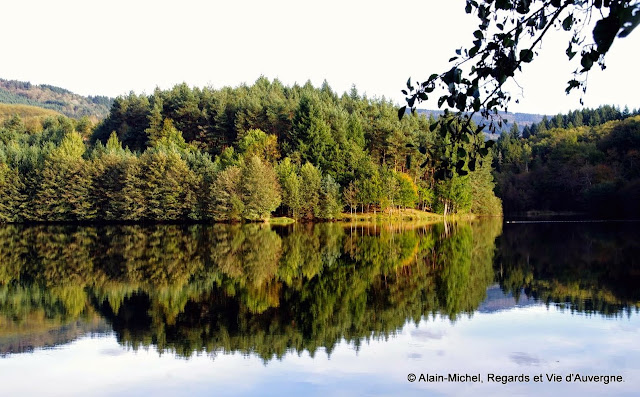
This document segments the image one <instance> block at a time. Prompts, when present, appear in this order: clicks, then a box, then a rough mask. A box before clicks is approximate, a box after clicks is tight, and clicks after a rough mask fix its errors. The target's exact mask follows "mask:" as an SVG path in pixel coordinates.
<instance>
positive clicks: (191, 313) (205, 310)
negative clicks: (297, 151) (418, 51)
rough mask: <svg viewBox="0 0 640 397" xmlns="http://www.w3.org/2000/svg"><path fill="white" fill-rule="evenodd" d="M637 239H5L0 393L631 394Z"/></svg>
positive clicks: (9, 233) (569, 235)
mask: <svg viewBox="0 0 640 397" xmlns="http://www.w3.org/2000/svg"><path fill="white" fill-rule="evenodd" d="M639 225H640V224H638V223H634V222H593V223H578V222H554V223H545V222H541V223H537V222H536V223H526V222H525V223H503V222H502V220H499V219H487V220H479V221H474V222H469V223H465V222H460V223H456V224H446V225H445V224H436V225H419V224H411V223H405V224H388V225H387V224H378V225H370V224H351V225H345V224H338V223H323V224H315V225H311V224H307V225H304V224H303V225H294V226H288V227H269V226H265V225H258V224H249V225H146V226H143V225H110V226H77V225H75V226H71V225H36V226H21V225H5V226H0V258H1V259H0V260H1V262H0V385H1V386H0V387H1V390H2V392H1V393H0V394H2V395H7V396H24V395H29V396H30V395H60V396H68V395H92V396H95V395H98V396H99V395H109V396H110V395H131V396H146V395H150V394H154V395H168V396H169V395H170V396H174V395H189V396H197V395H207V396H209V395H223V396H238V395H251V396H253V395H273V396H282V395H305V396H321V395H322V396H326V395H330V396H341V395H342V396H353V395H372V396H395V395H420V396H424V395H436V396H437V395H509V396H511V395H532V394H542V395H550V394H554V395H555V394H562V393H564V394H566V395H578V394H579V395H584V396H589V395H621V396H623V395H628V396H631V395H637V393H638V390H640V343H639V342H640V320H639V316H638V311H639V309H640V288H639V287H638V286H639V285H640V230H639V228H638V226H639Z"/></svg>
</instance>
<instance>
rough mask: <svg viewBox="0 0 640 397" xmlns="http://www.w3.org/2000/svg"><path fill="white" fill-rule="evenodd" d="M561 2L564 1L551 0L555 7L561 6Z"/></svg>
mask: <svg viewBox="0 0 640 397" xmlns="http://www.w3.org/2000/svg"><path fill="white" fill-rule="evenodd" d="M560 3H562V0H551V5H552V6H554V7H555V8H560V5H561V4H560Z"/></svg>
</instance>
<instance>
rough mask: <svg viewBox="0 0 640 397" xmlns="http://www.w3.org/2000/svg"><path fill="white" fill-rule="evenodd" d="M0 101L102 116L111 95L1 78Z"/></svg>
mask: <svg viewBox="0 0 640 397" xmlns="http://www.w3.org/2000/svg"><path fill="white" fill-rule="evenodd" d="M0 103H5V104H11V105H20V104H21V105H31V106H37V107H41V108H45V109H51V110H55V111H56V112H60V113H62V114H64V115H66V116H69V117H73V118H80V117H83V116H87V117H89V118H93V119H96V120H98V119H103V118H105V117H106V116H107V114H108V113H109V109H110V108H111V104H112V103H113V99H112V98H109V97H105V96H88V97H85V96H82V95H78V94H74V93H73V92H71V91H69V90H66V89H64V88H60V87H55V86H52V85H47V84H41V85H35V84H31V83H29V82H23V81H16V80H4V79H0Z"/></svg>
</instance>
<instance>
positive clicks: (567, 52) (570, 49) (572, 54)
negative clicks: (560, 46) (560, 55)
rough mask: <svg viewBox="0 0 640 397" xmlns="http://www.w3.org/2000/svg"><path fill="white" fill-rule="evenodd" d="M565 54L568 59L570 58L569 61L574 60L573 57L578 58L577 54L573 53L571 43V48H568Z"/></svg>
mask: <svg viewBox="0 0 640 397" xmlns="http://www.w3.org/2000/svg"><path fill="white" fill-rule="evenodd" d="M565 54H567V57H569V60H572V59H573V57H574V56H576V52H575V51H573V47H572V44H571V43H569V47H567V50H566V51H565Z"/></svg>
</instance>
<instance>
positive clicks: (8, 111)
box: [0, 103, 62, 131]
mask: <svg viewBox="0 0 640 397" xmlns="http://www.w3.org/2000/svg"><path fill="white" fill-rule="evenodd" d="M14 116H18V117H20V122H21V123H23V124H24V126H25V128H26V130H27V131H38V130H41V129H42V121H43V120H44V119H46V118H47V117H57V116H62V114H61V113H58V112H56V111H55V110H51V109H44V108H41V107H37V106H31V105H9V104H6V103H0V125H4V124H5V123H6V122H9V123H11V122H12V121H13V120H12V118H13V117H14Z"/></svg>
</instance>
